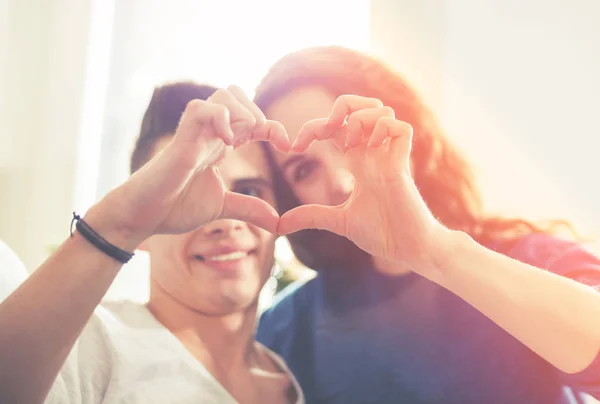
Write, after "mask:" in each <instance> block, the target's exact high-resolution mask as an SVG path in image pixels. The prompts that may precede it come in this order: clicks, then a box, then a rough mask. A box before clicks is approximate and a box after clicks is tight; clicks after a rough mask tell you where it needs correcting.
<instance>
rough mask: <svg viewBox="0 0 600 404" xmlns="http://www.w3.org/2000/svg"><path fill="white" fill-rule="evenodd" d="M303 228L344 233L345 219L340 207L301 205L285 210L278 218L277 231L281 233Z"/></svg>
mask: <svg viewBox="0 0 600 404" xmlns="http://www.w3.org/2000/svg"><path fill="white" fill-rule="evenodd" d="M304 229H320V230H328V231H330V232H333V233H336V234H339V235H340V236H345V235H346V219H345V214H344V211H343V210H342V208H341V207H339V206H336V207H333V206H324V205H302V206H298V207H296V208H294V209H292V210H290V211H287V212H286V213H285V214H284V215H283V216H282V217H281V219H279V227H278V229H277V232H278V233H279V234H281V235H286V234H290V233H294V232H297V231H300V230H304Z"/></svg>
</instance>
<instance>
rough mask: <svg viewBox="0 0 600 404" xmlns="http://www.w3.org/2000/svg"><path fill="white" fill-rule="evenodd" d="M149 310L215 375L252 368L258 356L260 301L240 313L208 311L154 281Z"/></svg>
mask: <svg viewBox="0 0 600 404" xmlns="http://www.w3.org/2000/svg"><path fill="white" fill-rule="evenodd" d="M148 309H149V310H150V311H151V312H152V314H154V316H155V317H156V319H157V320H158V321H159V322H160V323H162V324H163V325H164V326H165V327H166V328H167V329H168V330H169V331H171V333H173V335H175V337H177V339H179V341H180V342H181V343H182V344H183V345H184V346H185V347H186V349H187V350H188V351H189V352H190V353H191V354H192V355H193V356H195V357H196V358H197V359H198V360H199V361H200V362H202V364H203V365H204V366H206V367H207V368H208V369H209V370H210V371H212V372H213V373H214V374H215V376H217V375H218V374H220V373H224V374H227V373H228V372H230V371H231V370H232V369H235V368H243V367H249V366H251V365H252V360H253V358H254V359H255V358H256V354H255V346H254V328H255V325H256V311H257V303H254V304H252V305H251V306H250V307H248V308H247V309H245V310H241V311H237V312H232V313H227V314H223V315H212V314H206V313H202V312H200V311H197V310H195V309H193V308H190V307H188V306H186V305H184V304H183V303H181V302H180V301H178V300H177V299H175V298H174V297H173V296H171V295H170V294H169V293H167V292H166V291H165V290H164V289H162V288H161V287H160V286H158V285H156V284H154V283H152V287H151V293H150V300H149V302H148Z"/></svg>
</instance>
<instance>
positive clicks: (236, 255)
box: [206, 251, 248, 261]
mask: <svg viewBox="0 0 600 404" xmlns="http://www.w3.org/2000/svg"><path fill="white" fill-rule="evenodd" d="M247 255H248V253H247V252H245V251H235V252H232V253H229V254H222V255H215V256H212V257H207V258H206V260H207V261H233V260H239V259H242V258H245V257H246V256H247Z"/></svg>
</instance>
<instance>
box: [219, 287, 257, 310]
mask: <svg viewBox="0 0 600 404" xmlns="http://www.w3.org/2000/svg"><path fill="white" fill-rule="evenodd" d="M217 293H218V295H216V296H215V295H213V297H212V298H211V299H210V300H211V302H213V304H212V306H213V307H214V309H215V311H218V312H220V313H221V314H230V313H234V312H240V311H245V310H248V309H250V308H252V307H256V303H257V301H258V294H259V292H258V291H257V292H255V293H253V292H252V291H250V290H248V288H247V287H244V288H235V287H234V288H232V287H227V288H220V289H219V290H218V292H217Z"/></svg>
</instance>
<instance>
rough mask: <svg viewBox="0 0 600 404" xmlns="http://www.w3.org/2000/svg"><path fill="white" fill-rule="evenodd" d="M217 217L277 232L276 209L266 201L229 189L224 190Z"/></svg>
mask: <svg viewBox="0 0 600 404" xmlns="http://www.w3.org/2000/svg"><path fill="white" fill-rule="evenodd" d="M219 217H220V218H222V219H236V220H241V221H244V222H246V223H250V224H253V225H255V226H258V227H260V228H262V229H265V230H267V231H269V232H271V233H276V232H277V223H278V222H279V215H278V214H277V211H276V210H275V208H274V207H272V206H271V205H269V204H268V203H267V202H265V201H263V200H262V199H258V198H255V197H252V196H248V195H243V194H238V193H236V192H230V191H227V192H225V196H224V200H223V210H222V212H221V215H220V216H219Z"/></svg>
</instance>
